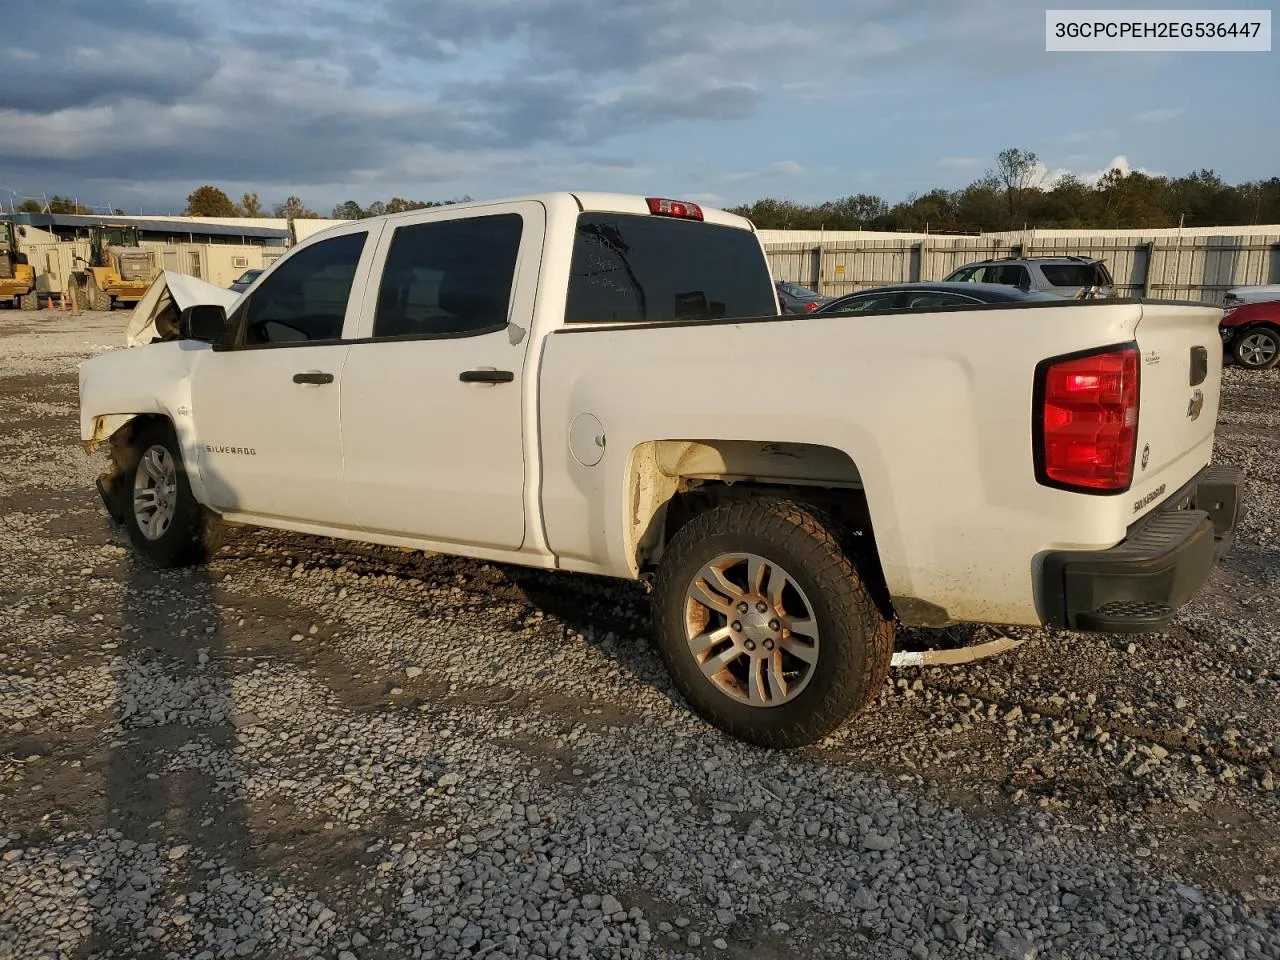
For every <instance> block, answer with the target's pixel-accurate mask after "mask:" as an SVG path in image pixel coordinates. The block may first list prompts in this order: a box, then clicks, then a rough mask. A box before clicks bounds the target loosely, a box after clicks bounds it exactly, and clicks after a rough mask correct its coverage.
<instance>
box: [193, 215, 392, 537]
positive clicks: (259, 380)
mask: <svg viewBox="0 0 1280 960" xmlns="http://www.w3.org/2000/svg"><path fill="white" fill-rule="evenodd" d="M381 229H382V225H381V223H374V224H366V225H361V226H355V225H352V226H350V227H346V228H342V229H341V231H340V232H338V233H337V235H335V234H334V233H332V232H327V233H326V234H325V235H324V238H323V239H316V240H313V241H311V242H308V243H306V244H302V245H299V246H298V247H295V248H294V249H293V250H291V251H290V252H289V254H288V256H286V257H285V258H283V259H282V260H281V261H280V263H279V264H278V265H277V266H276V267H275V268H274V269H273V270H272V272H271V274H270V275H269V276H267V277H264V278H263V280H262V282H261V283H260V284H259V285H258V286H257V288H256V289H255V290H254V291H253V294H252V295H251V296H250V297H249V298H248V299H246V300H242V301H240V303H239V304H238V305H237V307H236V310H235V312H234V313H233V314H232V317H231V321H232V326H233V328H234V329H235V330H236V331H237V332H236V334H235V336H234V343H233V344H232V345H231V347H230V348H229V349H215V350H213V351H208V352H206V353H205V354H204V355H203V356H202V357H201V359H200V362H199V363H198V364H197V366H196V369H195V371H194V373H193V375H192V385H191V410H192V417H193V420H194V423H195V428H196V437H197V439H198V441H199V444H200V474H201V478H202V480H203V481H204V484H205V487H206V490H207V492H208V496H209V499H210V502H211V504H212V505H213V506H215V507H217V508H219V509H221V510H223V511H226V512H229V513H239V514H248V515H252V516H260V517H271V518H276V519H283V520H292V521H297V522H310V523H316V524H323V525H325V526H346V525H349V524H350V522H351V521H350V516H349V513H348V510H347V506H346V498H345V495H344V493H343V490H342V438H341V425H340V423H339V419H338V418H339V416H340V413H341V410H340V402H339V395H340V391H341V390H342V378H343V366H344V364H345V362H346V357H347V352H348V350H350V344H349V342H348V341H347V340H345V339H344V331H350V330H353V329H355V327H356V325H357V323H358V318H359V316H360V311H361V309H362V305H363V302H364V289H365V285H366V282H367V279H368V276H369V271H370V267H371V265H372V261H373V256H374V251H375V248H376V245H377V239H378V235H379V234H380V232H381Z"/></svg>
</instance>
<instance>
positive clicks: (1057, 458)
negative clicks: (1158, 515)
mask: <svg viewBox="0 0 1280 960" xmlns="http://www.w3.org/2000/svg"><path fill="white" fill-rule="evenodd" d="M1139 366H1140V365H1139V363H1138V347H1137V345H1136V344H1132V343H1131V344H1126V345H1124V346H1120V347H1108V348H1106V349H1104V350H1099V351H1094V352H1091V353H1088V354H1084V355H1073V356H1066V357H1058V358H1055V359H1051V360H1045V361H1042V362H1041V363H1040V364H1039V365H1038V366H1037V367H1036V384H1035V400H1034V410H1033V418H1034V437H1033V442H1034V444H1035V464H1036V480H1037V481H1038V482H1040V483H1042V484H1044V485H1046V486H1050V487H1058V488H1060V489H1065V490H1077V491H1081V492H1084V493H1122V492H1123V491H1125V490H1128V489H1129V486H1130V484H1131V483H1132V482H1133V460H1134V451H1135V447H1136V445H1137V441H1138V369H1139Z"/></svg>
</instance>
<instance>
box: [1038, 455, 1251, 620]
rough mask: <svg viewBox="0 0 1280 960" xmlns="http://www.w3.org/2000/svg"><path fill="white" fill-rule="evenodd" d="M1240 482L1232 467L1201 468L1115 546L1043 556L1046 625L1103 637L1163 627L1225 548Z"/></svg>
mask: <svg viewBox="0 0 1280 960" xmlns="http://www.w3.org/2000/svg"><path fill="white" fill-rule="evenodd" d="M1243 483H1244V480H1243V476H1242V474H1241V472H1240V470H1239V468H1237V467H1233V466H1226V465H1223V466H1210V467H1205V468H1204V469H1203V470H1201V471H1200V472H1199V473H1198V474H1196V476H1195V477H1194V478H1192V480H1191V482H1190V483H1189V484H1187V485H1186V486H1185V487H1183V488H1182V489H1181V490H1179V491H1178V492H1177V493H1175V494H1174V495H1173V496H1172V497H1170V498H1169V499H1168V500H1166V501H1165V502H1164V503H1163V504H1161V506H1160V507H1159V508H1157V509H1156V510H1155V511H1153V512H1152V513H1150V514H1149V515H1147V516H1146V517H1143V519H1142V520H1141V521H1139V522H1138V523H1137V524H1135V525H1134V526H1133V527H1132V528H1130V530H1129V535H1128V536H1127V537H1126V538H1125V539H1124V540H1123V541H1121V542H1120V543H1119V544H1117V545H1116V546H1114V547H1111V548H1110V549H1107V550H1055V551H1053V552H1051V553H1048V554H1046V555H1045V556H1044V558H1043V565H1042V567H1041V597H1042V599H1043V609H1044V614H1045V623H1046V624H1047V625H1049V626H1054V627H1066V628H1068V629H1072V630H1087V631H1100V632H1108V633H1141V632H1144V631H1149V630H1158V629H1159V628H1161V627H1163V626H1165V625H1166V624H1167V623H1168V622H1169V621H1170V620H1172V619H1173V616H1174V614H1175V613H1176V612H1177V609H1178V607H1180V606H1182V605H1183V604H1184V603H1186V602H1187V601H1188V600H1190V599H1191V598H1192V597H1193V596H1194V595H1195V593H1196V591H1197V590H1199V589H1200V587H1201V586H1202V585H1203V584H1204V582H1205V580H1207V579H1208V578H1209V573H1210V572H1211V571H1212V569H1213V566H1214V564H1215V563H1216V562H1217V561H1218V560H1219V559H1220V558H1221V557H1222V555H1223V554H1224V553H1226V551H1227V549H1228V548H1229V547H1230V545H1231V541H1232V538H1233V537H1234V536H1235V530H1236V524H1237V523H1238V522H1239V518H1240V494H1241V489H1242V487H1243Z"/></svg>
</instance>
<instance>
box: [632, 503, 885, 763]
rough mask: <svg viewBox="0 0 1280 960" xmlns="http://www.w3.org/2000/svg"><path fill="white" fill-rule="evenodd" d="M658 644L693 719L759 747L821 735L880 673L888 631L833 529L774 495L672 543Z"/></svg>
mask: <svg viewBox="0 0 1280 960" xmlns="http://www.w3.org/2000/svg"><path fill="white" fill-rule="evenodd" d="M654 622H655V625H656V629H657V640H658V648H659V650H660V651H661V654H662V658H663V660H664V661H665V663H666V665H667V669H668V671H669V672H670V674H671V678H672V680H673V681H674V682H675V684H676V686H677V687H678V688H679V690H680V692H681V693H682V694H684V696H685V698H686V699H687V700H688V701H689V703H690V704H691V705H692V706H693V708H694V710H696V711H697V712H698V713H699V714H700V715H701V716H702V717H703V718H705V719H706V720H708V721H709V722H710V723H712V724H714V725H715V726H717V727H719V728H720V729H721V730H724V731H725V732H726V733H729V734H731V735H732V736H735V737H738V738H739V739H742V740H746V741H748V742H750V743H755V744H759V745H760V746H765V747H778V748H786V747H799V746H803V745H805V744H809V743H813V742H814V741H816V740H820V739H821V738H823V737H824V736H826V735H827V734H829V733H830V732H831V731H832V730H834V729H835V728H836V727H838V726H839V725H840V724H841V723H842V722H843V721H845V720H846V719H847V718H849V717H850V716H851V715H853V714H854V713H856V712H857V711H859V710H861V709H862V708H863V707H865V706H866V705H867V704H868V703H869V702H870V701H871V700H872V699H873V698H874V697H875V696H876V694H877V692H878V691H879V689H880V687H881V686H882V685H883V683H884V680H885V677H886V676H887V674H888V670H889V662H890V660H891V659H892V656H893V637H894V626H893V622H892V621H891V620H888V619H886V618H885V617H884V616H883V614H882V613H881V611H880V609H879V607H878V606H877V604H876V602H875V600H874V599H873V598H872V596H871V593H870V591H869V590H868V588H867V585H866V583H865V582H864V581H863V579H862V577H861V576H859V573H858V570H857V568H856V566H855V564H854V562H853V560H852V559H851V558H850V556H849V554H848V553H847V552H846V551H845V550H844V549H843V548H842V547H841V545H840V542H839V540H838V538H837V536H836V534H835V532H834V525H833V524H831V522H830V521H828V520H827V519H825V518H824V517H823V516H822V515H820V514H819V513H817V512H816V511H815V510H813V509H812V508H811V507H809V506H807V505H805V504H801V503H797V502H794V501H788V500H780V499H774V498H763V497H762V498H751V499H745V500H739V501H734V502H731V503H727V504H724V505H722V506H719V507H716V508H715V509H712V510H709V511H707V512H706V513H703V514H700V515H699V516H697V517H695V518H694V519H693V520H691V521H690V522H689V523H687V524H686V525H685V526H684V527H682V528H681V529H680V531H679V532H678V533H677V534H676V535H675V536H674V537H673V538H672V539H671V542H670V544H669V545H668V546H667V549H666V552H665V553H664V555H663V558H662V562H661V564H660V566H659V569H658V575H657V578H656V581H655V583H654Z"/></svg>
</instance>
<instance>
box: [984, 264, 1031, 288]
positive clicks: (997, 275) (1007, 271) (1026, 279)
mask: <svg viewBox="0 0 1280 960" xmlns="http://www.w3.org/2000/svg"><path fill="white" fill-rule="evenodd" d="M984 281H985V282H986V283H1001V284H1004V285H1005V286H1008V287H1016V286H1019V285H1021V284H1030V282H1031V274H1029V273H1027V268H1026V267H1024V266H1021V265H1020V264H1013V263H1002V264H1000V265H999V266H990V267H987V272H986V275H985V277H984Z"/></svg>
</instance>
